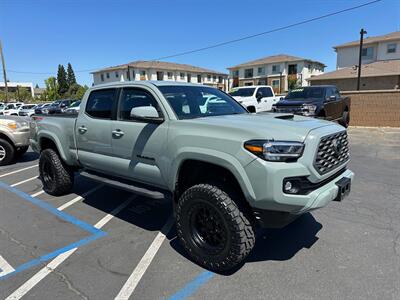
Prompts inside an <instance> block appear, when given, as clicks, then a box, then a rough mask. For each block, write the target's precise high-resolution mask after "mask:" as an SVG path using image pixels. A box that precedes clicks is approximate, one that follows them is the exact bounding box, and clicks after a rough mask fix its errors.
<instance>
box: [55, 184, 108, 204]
mask: <svg viewBox="0 0 400 300" xmlns="http://www.w3.org/2000/svg"><path fill="white" fill-rule="evenodd" d="M103 186H104V185H102V184H100V185H98V186H96V187H94V188H92V189H91V190H89V191H87V192H86V193H83V194H82V195H81V196H78V197H76V198H74V199H72V200H70V201H68V202H67V203H65V204H63V205H61V206H60V207H59V208H57V209H58V210H64V209H66V208H67V207H70V206H71V205H73V204H75V203H76V202H78V201H81V200H83V199H84V197H86V196H87V195H89V194H91V193H93V192H95V191H97V190H98V189H99V188H101V187H103Z"/></svg>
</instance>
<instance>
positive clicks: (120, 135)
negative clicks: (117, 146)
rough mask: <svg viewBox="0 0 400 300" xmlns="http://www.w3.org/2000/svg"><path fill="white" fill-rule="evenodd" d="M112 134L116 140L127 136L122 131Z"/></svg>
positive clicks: (118, 130)
mask: <svg viewBox="0 0 400 300" xmlns="http://www.w3.org/2000/svg"><path fill="white" fill-rule="evenodd" d="M111 133H112V135H113V137H115V138H120V137H122V136H123V135H124V134H125V133H124V132H123V131H122V130H121V129H115V130H113V131H112V132H111Z"/></svg>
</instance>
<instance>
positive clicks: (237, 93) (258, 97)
mask: <svg viewBox="0 0 400 300" xmlns="http://www.w3.org/2000/svg"><path fill="white" fill-rule="evenodd" d="M229 94H230V95H231V96H232V97H233V98H235V100H236V101H238V102H239V103H240V104H242V106H244V107H245V108H247V109H248V110H249V111H251V112H256V113H258V112H262V111H270V110H272V105H274V104H275V103H277V102H278V101H279V100H280V98H281V97H277V96H275V93H274V90H273V89H272V87H270V86H269V85H256V86H243V87H238V88H234V89H233V90H232V91H231V92H229Z"/></svg>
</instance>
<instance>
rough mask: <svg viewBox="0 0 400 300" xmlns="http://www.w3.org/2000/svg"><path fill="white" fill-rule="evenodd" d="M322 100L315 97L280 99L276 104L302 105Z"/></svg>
mask: <svg viewBox="0 0 400 300" xmlns="http://www.w3.org/2000/svg"><path fill="white" fill-rule="evenodd" d="M319 102H321V100H320V99H314V98H306V99H296V100H285V99H282V100H279V102H278V103H276V106H301V105H302V104H314V103H319Z"/></svg>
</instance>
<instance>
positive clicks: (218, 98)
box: [158, 86, 247, 119]
mask: <svg viewBox="0 0 400 300" xmlns="http://www.w3.org/2000/svg"><path fill="white" fill-rule="evenodd" d="M158 88H159V90H160V91H161V93H163V95H164V97H165V98H166V99H167V101H168V102H169V104H170V105H171V107H172V109H173V110H174V111H175V114H176V115H177V117H178V118H179V119H194V118H202V117H211V116H221V115H233V114H245V113H247V110H245V109H244V108H243V107H242V106H241V105H240V104H239V103H237V102H236V101H235V100H234V99H232V98H231V97H229V96H228V95H227V94H225V93H223V92H222V91H220V90H218V89H214V88H210V87H202V86H199V87H197V86H159V87H158ZM212 96H215V98H214V97H212ZM205 98H206V99H205ZM207 100H208V101H207Z"/></svg>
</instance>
